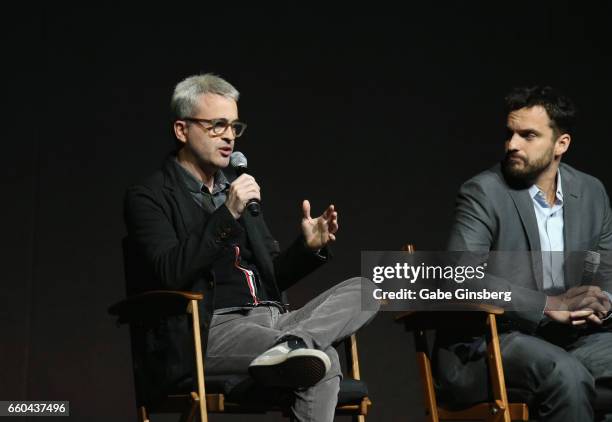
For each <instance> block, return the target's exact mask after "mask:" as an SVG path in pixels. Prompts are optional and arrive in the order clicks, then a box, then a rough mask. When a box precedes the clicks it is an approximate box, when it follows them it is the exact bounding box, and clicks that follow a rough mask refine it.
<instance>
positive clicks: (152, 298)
mask: <svg viewBox="0 0 612 422" xmlns="http://www.w3.org/2000/svg"><path fill="white" fill-rule="evenodd" d="M203 298H204V294H203V293H200V292H186V291H174V290H151V291H148V292H144V293H138V294H135V295H133V296H130V297H128V298H127V299H124V300H122V301H121V302H118V303H115V304H114V305H112V306H110V307H109V308H108V313H109V314H111V315H114V316H116V317H118V318H117V323H118V324H126V323H128V324H130V323H139V322H140V323H143V322H148V321H152V320H158V319H160V318H164V317H168V316H172V315H181V314H185V313H187V307H188V305H189V304H190V303H191V301H193V300H198V301H199V300H202V299H203Z"/></svg>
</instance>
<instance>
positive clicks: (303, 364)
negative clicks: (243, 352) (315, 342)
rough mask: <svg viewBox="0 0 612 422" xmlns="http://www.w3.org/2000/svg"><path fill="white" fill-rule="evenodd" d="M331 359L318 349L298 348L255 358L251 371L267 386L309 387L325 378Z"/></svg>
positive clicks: (258, 381) (253, 375) (258, 380)
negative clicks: (280, 353) (267, 356)
mask: <svg viewBox="0 0 612 422" xmlns="http://www.w3.org/2000/svg"><path fill="white" fill-rule="evenodd" d="M330 367H331V361H330V360H329V357H328V356H327V355H326V354H325V353H323V352H322V351H320V350H316V349H296V350H293V351H291V352H289V353H287V354H283V355H277V356H273V357H271V358H269V359H259V358H256V359H255V360H253V362H252V363H251V365H250V366H249V373H250V374H251V376H252V377H253V378H254V379H255V381H257V383H259V384H261V385H263V386H266V387H282V388H291V389H297V388H308V387H312V386H313V385H315V384H316V383H318V382H319V381H321V380H322V379H323V377H324V376H325V374H326V373H327V371H329V368H330Z"/></svg>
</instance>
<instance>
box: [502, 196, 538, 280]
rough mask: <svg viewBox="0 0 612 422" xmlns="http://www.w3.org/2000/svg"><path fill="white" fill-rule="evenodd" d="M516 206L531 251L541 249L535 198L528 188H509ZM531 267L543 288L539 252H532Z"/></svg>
mask: <svg viewBox="0 0 612 422" xmlns="http://www.w3.org/2000/svg"><path fill="white" fill-rule="evenodd" d="M508 192H509V194H510V197H511V198H512V201H513V202H514V206H515V207H516V210H517V212H518V215H519V217H520V219H521V223H522V224H523V230H524V232H525V235H526V237H527V242H528V243H529V250H530V251H541V249H542V246H541V244H540V235H539V231H538V222H537V220H536V216H535V211H534V209H533V200H532V199H531V197H530V196H529V191H528V190H527V189H512V188H509V190H508ZM531 268H532V271H533V274H534V277H535V281H536V284H537V286H538V289H539V290H542V288H543V280H542V277H543V272H542V271H543V270H542V257H541V256H539V254H538V253H531Z"/></svg>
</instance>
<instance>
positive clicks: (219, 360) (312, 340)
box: [206, 278, 378, 422]
mask: <svg viewBox="0 0 612 422" xmlns="http://www.w3.org/2000/svg"><path fill="white" fill-rule="evenodd" d="M362 289H363V292H364V296H363V299H364V301H371V302H372V303H365V302H364V305H366V306H363V308H364V309H378V302H376V301H375V300H374V299H373V298H372V293H371V292H372V291H373V289H374V285H373V284H372V283H371V282H370V281H369V280H367V279H363V278H352V279H349V280H346V281H344V282H342V283H340V284H338V285H336V286H334V287H332V288H331V289H329V290H327V291H325V292H324V293H322V294H320V295H319V296H317V297H316V298H315V299H313V300H311V301H310V302H308V303H307V304H306V305H304V306H303V307H302V308H300V309H298V310H295V311H291V312H286V313H280V311H279V310H278V309H277V308H276V307H273V306H262V307H256V308H253V309H251V310H248V311H240V312H233V313H229V314H221V315H215V316H213V319H212V322H211V326H210V330H209V337H208V348H207V352H206V373H207V374H241V373H246V372H248V366H249V364H250V363H251V361H252V360H253V359H254V358H255V357H257V356H258V355H260V354H261V353H263V352H265V351H266V350H267V349H269V348H270V347H272V346H273V345H274V344H275V343H276V342H277V340H279V339H280V338H282V337H284V336H286V335H293V336H296V337H300V338H301V339H303V340H304V341H305V342H306V344H307V345H308V346H309V347H312V348H316V349H319V350H322V351H324V352H325V353H326V354H327V355H328V356H329V358H330V360H331V363H332V366H331V369H330V371H329V372H328V373H327V375H326V376H325V378H324V379H322V380H321V381H320V382H319V383H318V384H316V385H314V386H313V387H311V388H308V389H306V390H303V391H294V392H293V394H294V396H295V400H294V404H293V406H292V409H291V410H292V413H293V416H294V417H295V418H296V419H297V420H298V421H316V422H325V421H333V419H334V412H335V407H336V402H337V400H338V390H339V384H340V379H341V377H342V372H341V369H340V362H339V359H338V353H337V352H336V349H335V348H334V347H333V344H334V343H336V342H337V341H340V340H342V339H344V338H346V337H348V336H350V335H351V334H353V333H355V332H356V331H357V330H358V329H359V328H361V327H362V326H364V325H365V324H367V323H368V322H369V321H371V320H372V318H374V315H375V314H376V310H371V311H364V310H362Z"/></svg>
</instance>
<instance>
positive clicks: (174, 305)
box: [109, 290, 372, 422]
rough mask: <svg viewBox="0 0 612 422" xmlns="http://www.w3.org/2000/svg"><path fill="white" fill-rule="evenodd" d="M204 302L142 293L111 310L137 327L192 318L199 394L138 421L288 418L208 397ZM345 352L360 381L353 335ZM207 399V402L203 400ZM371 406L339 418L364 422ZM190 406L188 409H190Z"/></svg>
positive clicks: (185, 295)
mask: <svg viewBox="0 0 612 422" xmlns="http://www.w3.org/2000/svg"><path fill="white" fill-rule="evenodd" d="M203 298H204V296H203V294H202V293H196V292H185V291H169V290H155V291H149V292H145V293H140V294H137V295H134V296H131V297H129V298H128V299H125V300H123V301H121V302H119V303H116V304H115V305H113V306H111V307H110V308H109V313H111V314H112V315H115V316H117V317H118V323H119V324H124V323H128V324H130V323H138V322H140V321H146V320H150V319H152V318H153V319H155V318H159V317H164V316H168V315H177V314H180V313H187V314H189V315H190V316H191V318H190V320H191V324H192V331H193V334H194V358H195V364H196V378H197V391H192V392H190V393H189V394H181V395H172V396H168V397H167V399H166V400H165V401H164V403H162V404H160V405H159V406H156V407H154V408H151V409H147V408H145V406H140V407H139V408H138V409H137V411H138V420H139V421H140V422H150V418H149V410H150V411H151V412H152V413H153V412H181V411H182V412H183V413H182V416H181V422H191V421H194V420H196V418H197V416H199V417H200V421H202V422H208V413H265V412H267V411H280V412H283V413H284V414H285V415H288V412H287V409H282V408H281V407H280V406H278V407H270V406H268V407H265V408H263V407H262V408H253V407H248V406H246V407H245V406H243V405H241V404H239V403H232V402H228V401H227V400H226V397H225V396H224V395H223V394H207V393H206V385H205V376H204V364H205V362H204V360H205V359H204V350H203V349H202V340H201V336H200V315H199V311H198V302H199V301H200V300H202V299H203ZM344 349H345V352H346V362H347V366H348V368H347V371H348V374H349V376H350V378H353V379H355V380H361V373H360V368H359V358H358V351H357V338H356V336H355V335H354V334H353V335H352V336H350V337H349V338H347V339H346V340H345V342H344ZM201 397H205V398H206V399H205V400H200V398H201ZM371 404H372V402H371V400H370V399H369V397H367V396H366V397H364V398H362V399H361V401H360V403H358V404H350V405H339V406H338V407H337V408H336V413H337V414H345V415H352V416H353V420H354V421H355V422H365V417H366V416H367V414H368V410H369V407H370V406H371ZM187 405H188V406H187Z"/></svg>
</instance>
